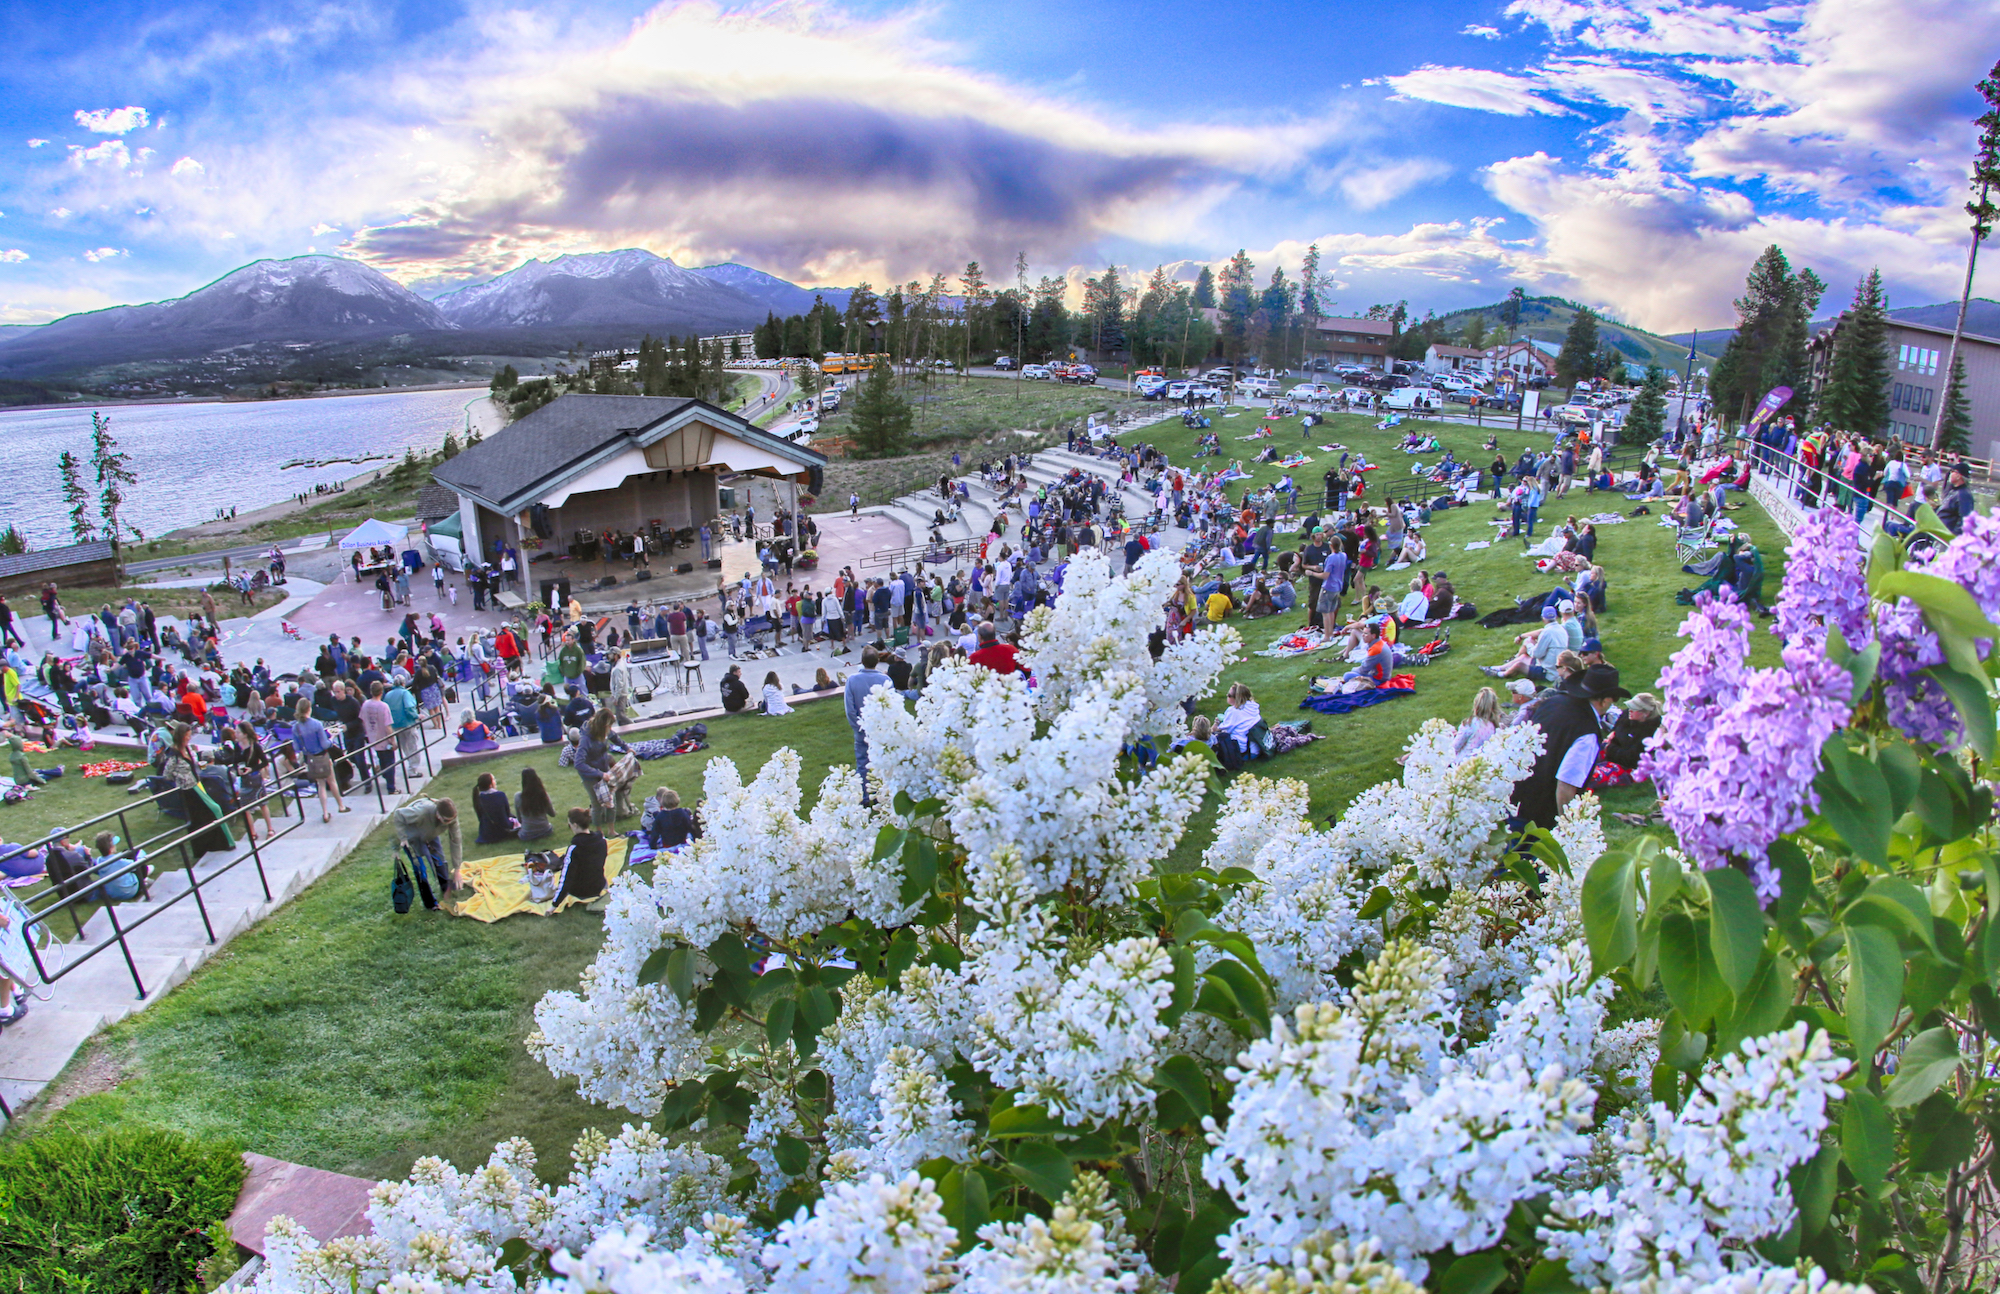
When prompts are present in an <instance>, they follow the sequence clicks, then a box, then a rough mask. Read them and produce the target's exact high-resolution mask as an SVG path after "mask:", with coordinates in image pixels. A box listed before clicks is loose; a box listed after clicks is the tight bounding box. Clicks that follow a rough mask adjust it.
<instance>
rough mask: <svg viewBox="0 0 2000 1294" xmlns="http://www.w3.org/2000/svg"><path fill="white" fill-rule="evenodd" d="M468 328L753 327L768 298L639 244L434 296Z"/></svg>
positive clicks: (530, 267)
mask: <svg viewBox="0 0 2000 1294" xmlns="http://www.w3.org/2000/svg"><path fill="white" fill-rule="evenodd" d="M432 304H433V305H435V306H436V307H437V309H438V310H439V312H440V313H442V314H443V316H444V317H445V318H446V319H449V320H450V321H451V322H452V324H453V325H455V326H457V327H459V328H463V329H478V330H482V331H492V330H498V329H508V328H551V327H605V326H622V327H633V328H651V329H654V330H657V331H661V332H675V331H692V330H696V329H699V330H702V331H708V330H711V329H718V328H735V327H743V328H747V327H749V326H751V325H752V324H758V323H762V322H763V321H764V314H765V306H764V304H763V303H762V302H761V301H758V300H756V299H754V298H752V297H750V296H747V295H745V294H744V293H742V292H739V291H737V290H736V289H735V288H733V287H730V286H728V285H727V284H724V283H720V282H717V281H716V280H714V279H712V278H709V277H707V276H705V275H703V274H700V273H697V272H696V271H694V270H689V269H683V268H682V267H680V266H678V265H676V264H674V263H673V262H672V261H670V260H668V259H667V258H666V257H664V256H656V255H654V254H653V253H652V252H649V251H645V250H643V249H640V248H636V247H628V248H625V249H624V250H622V251H616V252H585V253H580V254H577V255H573V256H558V257H556V258H555V259H554V260H551V261H539V260H535V261H529V262H528V263H527V264H525V265H521V266H518V267H516V268H514V269H511V270H509V271H507V272H506V273H505V274H502V275H501V276H500V277H498V278H496V279H490V280H488V281H487V282H485V283H479V284H475V285H474V286H472V287H465V288H459V289H458V290H457V291H454V292H448V293H446V294H445V295H444V296H441V297H438V298H437V299H436V300H435V301H434V302H433V303H432Z"/></svg>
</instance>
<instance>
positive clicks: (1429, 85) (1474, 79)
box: [1367, 63, 1575, 117]
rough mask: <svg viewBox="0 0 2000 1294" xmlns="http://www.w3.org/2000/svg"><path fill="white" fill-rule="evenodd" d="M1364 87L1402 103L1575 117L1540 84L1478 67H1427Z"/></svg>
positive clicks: (1505, 113) (1512, 113)
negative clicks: (1380, 89)
mask: <svg viewBox="0 0 2000 1294" xmlns="http://www.w3.org/2000/svg"><path fill="white" fill-rule="evenodd" d="M1367 84H1369V85H1386V86H1388V87H1389V88H1390V89H1392V90H1394V91H1395V92H1396V93H1397V95H1398V96H1400V97H1402V98H1405V99H1422V100H1424V101H1425V102H1427V103H1441V104H1444V105H1445V106H1446V107H1451V108H1475V109H1478V110H1479V111H1481V112H1498V113H1502V114H1504V115H1506V116H1509V117H1525V116H1528V115H1529V114H1530V113H1534V114H1538V115H1540V116H1544V117H1569V116H1574V115H1575V111H1574V110H1573V109H1571V108H1567V107H1564V106H1563V105H1562V104H1560V103H1557V102H1555V101H1554V100H1553V99H1551V98H1549V97H1548V96H1547V93H1546V87H1545V86H1544V84H1543V83H1542V82H1541V81H1540V80H1538V79H1536V78H1534V77H1525V76H1510V75H1508V74H1507V73H1505V72H1494V71H1490V70H1488V69H1486V68H1481V67H1440V66H1438V65H1437V64H1435V63H1426V64H1424V65H1423V66H1422V67H1420V68H1418V69H1417V70H1416V71H1414V72H1405V73H1404V74H1403V75H1401V76H1385V77H1383V78H1381V79H1380V80H1379V81H1369V82H1367Z"/></svg>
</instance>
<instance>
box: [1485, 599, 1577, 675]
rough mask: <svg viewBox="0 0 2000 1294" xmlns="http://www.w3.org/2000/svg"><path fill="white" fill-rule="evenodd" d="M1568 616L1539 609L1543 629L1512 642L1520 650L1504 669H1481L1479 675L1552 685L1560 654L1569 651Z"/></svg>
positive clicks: (1552, 609)
mask: <svg viewBox="0 0 2000 1294" xmlns="http://www.w3.org/2000/svg"><path fill="white" fill-rule="evenodd" d="M1567 619H1568V617H1567V614H1566V612H1565V611H1564V610H1563V609H1562V608H1560V607H1555V606H1544V607H1543V608H1542V627H1541V628H1540V629H1538V630H1535V631H1533V632H1532V633H1530V634H1521V635H1520V636H1518V637H1517V638H1515V640H1514V641H1515V642H1518V643H1520V644H1521V650H1520V651H1518V652H1516V653H1514V657H1513V659H1511V660H1509V661H1508V662H1507V663H1506V664H1504V665H1481V666H1480V667H1479V672H1480V673H1482V674H1484V675H1486V676H1487V677H1488V678H1520V677H1522V676H1524V675H1525V676H1526V677H1528V678H1531V679H1533V680H1534V681H1535V682H1537V683H1553V682H1555V679H1556V664H1557V662H1558V661H1559V660H1560V659H1561V657H1562V654H1563V653H1564V652H1566V651H1569V650H1571V648H1570V638H1569V626H1568V624H1567Z"/></svg>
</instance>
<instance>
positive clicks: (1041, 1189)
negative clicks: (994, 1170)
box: [1007, 1141, 1070, 1204]
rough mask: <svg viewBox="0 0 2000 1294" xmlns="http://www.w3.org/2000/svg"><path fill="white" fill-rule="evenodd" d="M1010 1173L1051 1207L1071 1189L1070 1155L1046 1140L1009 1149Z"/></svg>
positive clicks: (1008, 1169) (1030, 1142) (1023, 1143)
mask: <svg viewBox="0 0 2000 1294" xmlns="http://www.w3.org/2000/svg"><path fill="white" fill-rule="evenodd" d="M1007 1171H1008V1172H1009V1173H1011V1174H1013V1175H1014V1176H1015V1177H1016V1178H1018V1179H1020V1180H1021V1181H1022V1182H1024V1183H1026V1184H1027V1186H1028V1188H1029V1189H1030V1190H1032V1191H1034V1192H1035V1194H1037V1195H1039V1196H1041V1197H1042V1198H1043V1199H1045V1200H1047V1201H1048V1202H1049V1203H1051V1204H1054V1203H1055V1202H1056V1201H1057V1200H1060V1199H1061V1198H1062V1197H1063V1192H1064V1191H1067V1190H1068V1189H1069V1176H1070V1168H1069V1156H1068V1155H1065V1154H1064V1153H1063V1152H1062V1151H1060V1150H1057V1149H1056V1148H1055V1147H1054V1146H1051V1145H1049V1144H1048V1143H1047V1142H1045V1141H1024V1142H1022V1143H1021V1144H1019V1145H1018V1146H1015V1147H1013V1148H1012V1149H1011V1150H1009V1151H1008V1153H1007Z"/></svg>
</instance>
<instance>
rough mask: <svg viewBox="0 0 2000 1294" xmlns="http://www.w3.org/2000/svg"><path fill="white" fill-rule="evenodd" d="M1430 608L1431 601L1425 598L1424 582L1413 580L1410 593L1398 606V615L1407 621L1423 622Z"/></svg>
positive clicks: (1406, 594)
mask: <svg viewBox="0 0 2000 1294" xmlns="http://www.w3.org/2000/svg"><path fill="white" fill-rule="evenodd" d="M1430 606H1431V600H1430V599H1429V598H1427V597H1425V596H1424V582H1423V581H1422V580H1411V581H1410V591H1409V592H1408V593H1405V594H1404V595H1403V600H1402V601H1401V602H1398V603H1397V604H1396V614H1397V615H1398V616H1400V617H1402V618H1403V619H1405V620H1422V619H1423V618H1424V613H1425V612H1427V611H1429V610H1430Z"/></svg>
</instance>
